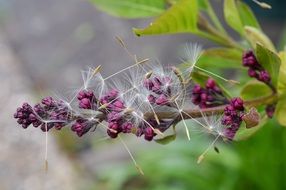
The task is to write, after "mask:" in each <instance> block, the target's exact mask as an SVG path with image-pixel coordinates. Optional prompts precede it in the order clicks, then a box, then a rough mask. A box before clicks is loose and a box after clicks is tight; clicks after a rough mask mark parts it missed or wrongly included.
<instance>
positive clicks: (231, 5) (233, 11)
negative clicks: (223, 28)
mask: <svg viewBox="0 0 286 190" xmlns="http://www.w3.org/2000/svg"><path fill="white" fill-rule="evenodd" d="M223 10H224V18H225V20H226V22H227V24H228V25H229V26H230V27H231V28H233V29H234V30H235V31H237V32H238V33H240V34H243V33H244V30H243V24H242V22H241V19H240V15H239V11H238V9H237V6H236V3H235V0H224V7H223Z"/></svg>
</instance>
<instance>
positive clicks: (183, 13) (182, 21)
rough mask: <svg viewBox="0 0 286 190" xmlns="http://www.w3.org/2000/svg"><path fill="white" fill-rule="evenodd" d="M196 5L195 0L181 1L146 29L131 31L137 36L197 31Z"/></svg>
mask: <svg viewBox="0 0 286 190" xmlns="http://www.w3.org/2000/svg"><path fill="white" fill-rule="evenodd" d="M197 16H198V5H197V0H181V1H179V2H178V3H176V4H175V5H173V6H172V7H171V8H169V9H168V10H167V11H166V12H164V13H163V14H162V15H161V16H160V17H159V18H157V19H155V21H154V22H152V23H151V24H150V25H149V26H148V27H147V28H144V29H136V28H134V29H133V31H134V33H135V34H136V35H137V36H141V35H152V34H171V33H183V32H195V31H197Z"/></svg>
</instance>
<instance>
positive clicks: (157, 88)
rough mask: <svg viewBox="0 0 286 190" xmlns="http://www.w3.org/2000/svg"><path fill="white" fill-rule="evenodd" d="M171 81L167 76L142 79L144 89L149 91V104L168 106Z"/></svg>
mask: <svg viewBox="0 0 286 190" xmlns="http://www.w3.org/2000/svg"><path fill="white" fill-rule="evenodd" d="M171 85H172V79H171V78H170V77H168V76H163V77H160V76H155V77H150V78H146V79H144V87H145V88H146V89H147V90H148V91H150V92H151V93H150V95H148V100H149V102H150V103H151V104H156V105H160V106H163V105H169V104H170V97H171Z"/></svg>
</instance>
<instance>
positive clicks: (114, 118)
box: [107, 111, 122, 123]
mask: <svg viewBox="0 0 286 190" xmlns="http://www.w3.org/2000/svg"><path fill="white" fill-rule="evenodd" d="M121 119H122V114H121V113H118V112H114V111H113V112H110V113H108V115H107V121H108V122H109V123H110V122H118V121H120V120H121Z"/></svg>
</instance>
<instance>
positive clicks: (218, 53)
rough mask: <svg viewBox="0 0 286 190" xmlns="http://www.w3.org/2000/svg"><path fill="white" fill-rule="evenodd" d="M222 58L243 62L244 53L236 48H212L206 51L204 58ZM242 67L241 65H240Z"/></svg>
mask: <svg viewBox="0 0 286 190" xmlns="http://www.w3.org/2000/svg"><path fill="white" fill-rule="evenodd" d="M204 55H207V56H212V57H221V58H224V59H229V60H234V61H239V62H241V58H242V51H240V50H238V49H235V48H211V49H207V50H205V51H204V53H203V56H204ZM240 65H241V64H240Z"/></svg>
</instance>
